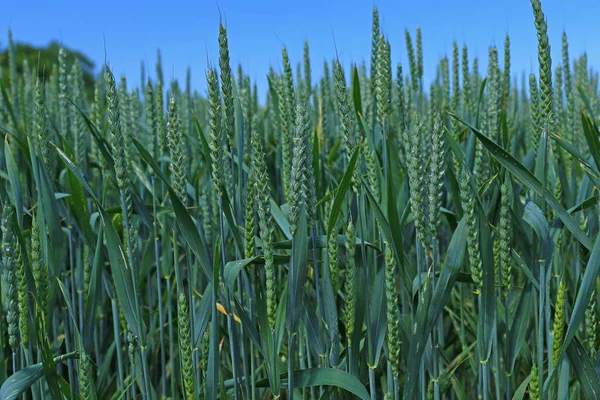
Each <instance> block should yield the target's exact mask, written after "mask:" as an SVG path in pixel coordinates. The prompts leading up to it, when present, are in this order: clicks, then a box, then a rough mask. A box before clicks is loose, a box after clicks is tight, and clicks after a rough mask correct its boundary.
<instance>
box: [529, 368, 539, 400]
mask: <svg viewBox="0 0 600 400" xmlns="http://www.w3.org/2000/svg"><path fill="white" fill-rule="evenodd" d="M529 398H530V399H531V400H540V378H539V376H538V370H537V366H536V365H535V363H533V365H532V366H531V380H530V381H529Z"/></svg>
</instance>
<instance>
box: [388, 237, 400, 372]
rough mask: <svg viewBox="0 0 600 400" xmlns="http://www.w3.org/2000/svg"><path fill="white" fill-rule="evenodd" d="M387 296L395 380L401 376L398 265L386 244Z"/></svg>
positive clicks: (390, 355) (389, 344) (391, 355)
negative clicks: (397, 286)
mask: <svg viewBox="0 0 600 400" xmlns="http://www.w3.org/2000/svg"><path fill="white" fill-rule="evenodd" d="M385 294H386V299H387V346H388V352H389V361H390V364H391V365H392V372H393V374H394V377H395V378H398V377H399V374H400V361H401V360H400V317H399V315H398V306H397V304H398V292H397V288H396V264H395V262H394V255H393V253H392V249H391V247H390V245H389V243H387V242H385Z"/></svg>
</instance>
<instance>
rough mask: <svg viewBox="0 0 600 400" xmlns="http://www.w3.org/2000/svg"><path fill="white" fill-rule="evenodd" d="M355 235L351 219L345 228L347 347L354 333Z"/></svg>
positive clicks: (350, 343)
mask: <svg viewBox="0 0 600 400" xmlns="http://www.w3.org/2000/svg"><path fill="white" fill-rule="evenodd" d="M355 252H356V234H355V228H354V224H353V223H352V219H350V221H349V222H348V225H347V227H346V281H345V284H344V286H345V295H346V303H345V308H344V318H345V324H346V337H347V340H348V346H351V345H352V334H353V333H354V321H355V314H356V279H357V276H356V260H355V258H354V257H355Z"/></svg>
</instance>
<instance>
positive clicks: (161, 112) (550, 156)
mask: <svg viewBox="0 0 600 400" xmlns="http://www.w3.org/2000/svg"><path fill="white" fill-rule="evenodd" d="M531 5H532V18H531V23H532V24H535V27H536V30H537V39H538V49H537V51H538V59H537V64H538V65H539V70H538V71H537V73H535V74H530V75H529V76H528V77H525V78H524V79H523V81H522V82H520V83H518V80H517V79H515V77H516V76H519V74H520V71H511V63H510V55H511V49H510V38H509V36H508V35H507V36H506V38H505V41H504V46H503V48H496V47H494V46H492V47H489V53H488V57H489V58H488V63H487V64H488V68H487V71H479V67H478V64H479V61H478V59H477V58H473V57H470V56H469V53H468V49H467V47H466V46H465V45H462V44H459V43H456V42H455V43H454V44H453V47H452V54H449V55H447V56H444V57H443V58H441V59H440V60H439V62H438V63H437V64H434V65H426V66H424V65H423V46H422V33H421V31H420V29H417V30H416V32H409V31H408V30H407V31H406V36H405V47H404V48H401V49H394V51H395V52H405V53H404V54H408V60H409V62H408V63H407V65H401V64H397V65H392V62H391V51H392V49H391V46H390V43H389V40H388V37H386V35H385V32H382V31H381V30H380V25H379V14H378V10H377V9H376V8H375V9H374V10H373V24H372V53H371V57H370V60H367V61H364V62H360V61H358V62H357V63H356V64H352V67H351V68H350V69H344V68H343V67H342V64H341V62H340V59H339V58H338V56H337V55H335V54H332V55H331V56H332V57H331V59H330V60H325V61H324V62H323V61H321V60H319V65H322V67H321V66H318V65H317V64H315V63H314V60H311V58H310V48H309V44H308V43H305V46H304V58H303V60H290V58H289V56H288V53H287V49H286V48H285V46H284V47H283V48H282V56H281V60H282V62H281V64H280V65H274V66H273V67H272V68H271V70H270V71H265V73H267V72H268V87H267V88H262V89H264V91H265V93H264V96H260V97H261V98H262V97H264V99H265V100H264V101H262V102H259V100H258V99H259V94H258V90H259V88H258V87H257V85H256V84H255V83H254V82H253V81H252V80H251V78H250V76H248V75H247V74H245V72H244V69H243V66H239V67H238V68H237V70H234V69H233V67H234V66H232V65H231V62H230V54H229V46H228V37H227V29H226V27H225V26H224V25H223V24H221V25H220V29H219V32H218V43H219V57H218V60H214V65H212V66H210V67H209V68H208V70H207V71H193V73H194V76H200V77H201V78H202V79H206V82H207V88H208V90H207V92H206V93H198V92H196V91H193V90H192V88H191V84H190V80H191V78H190V77H191V73H192V71H189V70H188V77H187V79H186V81H185V82H178V81H175V80H172V81H170V82H168V81H166V80H165V79H164V77H163V75H164V74H163V67H162V61H161V57H160V52H158V54H157V62H156V78H155V79H147V77H146V75H145V72H142V77H141V81H142V82H144V86H143V87H136V86H135V85H134V84H132V82H134V81H136V82H138V79H139V77H129V76H127V77H126V76H121V77H115V76H114V74H113V72H112V70H111V67H110V54H108V60H109V61H108V62H107V63H106V65H104V66H103V68H102V71H101V72H100V73H99V74H98V75H97V76H96V77H95V80H94V82H93V88H86V86H85V85H84V81H83V78H82V70H81V65H80V63H79V61H78V60H77V59H74V58H72V57H69V56H68V55H67V52H66V51H64V50H63V49H61V50H60V51H59V53H58V56H57V58H56V60H55V64H54V67H53V68H52V70H51V71H46V72H47V74H46V75H47V76H46V77H45V79H39V78H38V76H39V75H38V74H37V73H36V71H35V65H30V64H29V63H28V62H27V61H25V63H24V64H23V65H18V64H17V55H16V53H15V46H14V43H13V39H12V34H11V33H10V32H9V34H8V38H9V47H8V61H9V62H8V68H5V69H1V70H0V78H1V79H0V85H1V87H0V89H1V93H0V131H1V133H2V141H1V143H0V215H1V230H0V235H1V257H0V258H1V261H0V272H1V276H2V279H1V280H0V285H1V293H2V302H1V306H0V310H1V312H0V315H2V319H1V322H0V360H2V363H0V385H1V386H0V399H2V400H10V399H34V400H37V399H40V400H42V399H134V398H141V399H236V400H256V399H272V398H276V399H277V398H279V399H292V398H294V399H332V400H335V399H354V398H359V399H401V398H402V399H413V398H417V399H435V400H438V399H474V398H480V399H507V400H510V399H517V400H518V399H525V398H530V399H546V398H551V399H567V398H571V399H598V398H600V378H599V375H598V367H597V366H598V365H600V364H599V362H600V361H599V353H598V350H599V349H600V335H598V333H599V326H598V302H597V299H598V293H599V292H598V290H597V286H598V280H597V277H598V273H599V272H600V239H598V232H599V228H600V217H599V215H600V198H599V194H598V188H599V187H600V139H599V133H600V130H599V124H600V121H599V119H598V116H599V115H600V94H599V91H598V77H599V75H598V72H597V71H595V70H594V69H592V68H590V66H588V64H587V56H586V54H582V55H579V56H577V57H573V56H572V55H570V54H569V49H568V40H567V34H566V33H564V34H563V40H562V43H555V44H553V45H554V46H562V58H561V59H559V60H556V59H555V60H552V59H551V56H550V43H549V40H548V34H547V24H548V23H550V24H551V23H553V21H547V20H546V18H545V16H544V13H543V11H542V5H541V4H540V1H539V0H531ZM425 34H426V32H425ZM216 39H217V34H216V32H215V40H216ZM516 39H518V38H516ZM321 62H322V64H321ZM294 63H297V68H296V71H297V72H296V73H294V72H293V65H294ZM425 68H426V69H428V70H434V71H436V72H437V74H436V78H435V79H434V80H433V81H432V82H424V79H423V76H424V73H423V71H424V69H425ZM536 68H537V67H536ZM278 71H279V72H278ZM315 71H319V73H318V75H319V77H320V78H319V79H318V80H316V81H315V80H313V78H312V77H311V75H315V76H316V75H317V73H316V72H315ZM524 76H525V75H524Z"/></svg>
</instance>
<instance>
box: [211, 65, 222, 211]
mask: <svg viewBox="0 0 600 400" xmlns="http://www.w3.org/2000/svg"><path fill="white" fill-rule="evenodd" d="M206 79H207V81H208V103H209V106H208V113H209V117H208V121H209V122H208V124H209V128H210V142H209V147H210V159H211V163H212V184H213V190H214V192H215V194H216V195H217V196H218V198H219V199H220V198H221V197H222V196H223V190H224V187H223V178H224V177H223V164H224V159H223V158H224V155H223V148H224V147H225V141H224V139H223V135H222V133H221V132H222V131H221V96H220V95H219V81H218V78H217V72H216V71H215V70H214V69H212V68H209V69H208V71H207V72H206Z"/></svg>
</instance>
